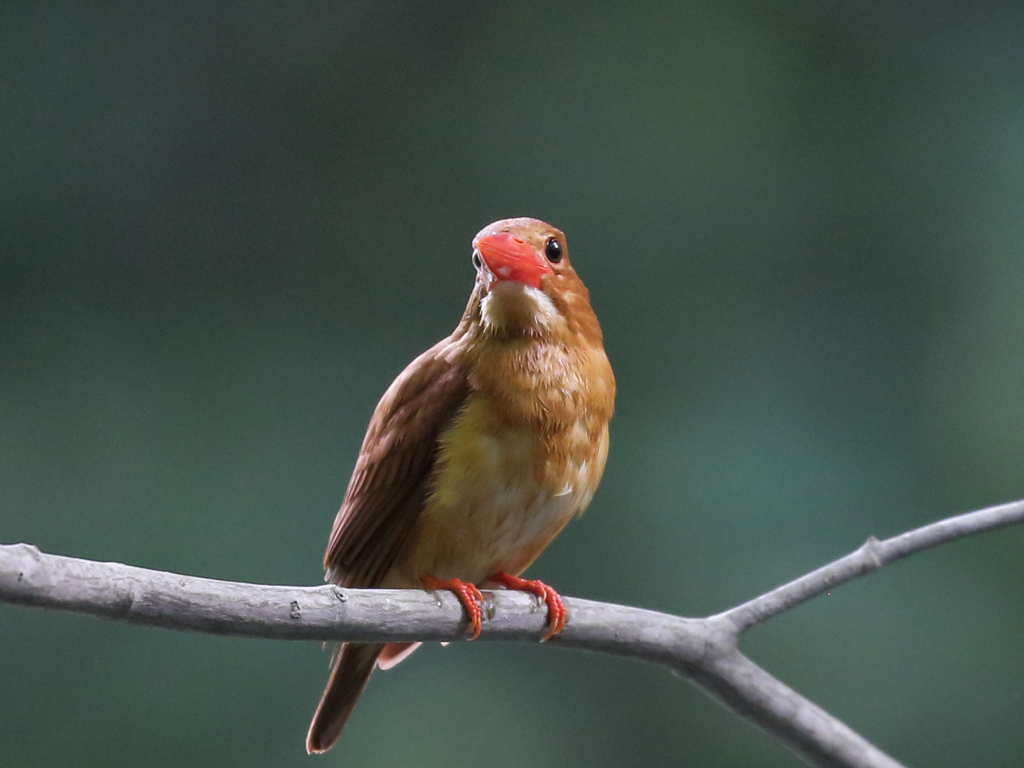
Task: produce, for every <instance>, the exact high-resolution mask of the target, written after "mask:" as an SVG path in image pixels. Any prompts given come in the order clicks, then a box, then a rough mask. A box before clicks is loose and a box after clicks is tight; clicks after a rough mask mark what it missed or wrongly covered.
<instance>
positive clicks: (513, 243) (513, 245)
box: [473, 232, 554, 288]
mask: <svg viewBox="0 0 1024 768" xmlns="http://www.w3.org/2000/svg"><path fill="white" fill-rule="evenodd" d="M473 247H474V248H476V249H477V251H479V253H480V258H482V259H483V260H484V264H486V265H487V269H488V270H489V271H490V272H491V274H492V275H494V279H495V280H496V281H498V282H502V281H504V280H511V281H513V282H516V283H524V284H525V285H529V286H532V287H534V288H540V279H541V278H542V277H543V276H544V275H546V274H550V273H552V272H554V270H553V269H551V265H550V264H548V263H547V261H546V260H545V259H544V257H543V256H541V255H540V254H539V253H537V251H535V250H534V249H533V248H532V247H531V246H529V245H527V244H526V241H525V240H523V239H522V238H519V237H517V236H515V235H513V234H512V233H511V232H498V233H496V234H493V235H487V236H486V237H481V238H480V239H479V240H477V241H476V242H475V243H473Z"/></svg>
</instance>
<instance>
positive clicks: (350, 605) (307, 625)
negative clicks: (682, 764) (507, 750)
mask: <svg viewBox="0 0 1024 768" xmlns="http://www.w3.org/2000/svg"><path fill="white" fill-rule="evenodd" d="M1022 521H1024V501H1016V502H1012V503H1009V504H1003V505H1001V506H997V507H990V508H988V509H983V510H979V511H977V512H970V513H967V514H964V515H958V516H955V517H951V518H947V519H945V520H941V521H939V522H936V523H932V524H930V525H926V526H923V527H921V528H918V529H916V530H913V531H909V532H907V533H904V534H902V535H899V536H895V537H893V538H891V539H886V540H884V541H878V540H876V539H874V538H870V539H868V541H867V542H866V543H865V544H864V546H862V547H860V548H859V549H858V550H856V551H855V552H853V553H851V554H849V555H847V556H846V557H843V558H840V559H839V560H836V561H835V562H833V563H830V564H829V565H826V566H824V567H822V568H819V569H818V570H816V571H813V572H812V573H809V574H807V575H806V576H802V577H801V578H798V579H796V580H794V581H792V582H790V583H789V584H785V585H783V586H781V587H778V588H777V589H774V590H772V591H771V592H768V593H767V594H765V595H762V596H760V597H758V598H755V599H754V600H751V601H749V602H747V603H743V604H742V605H739V606H737V607H736V608H733V609H731V610H728V611H725V612H723V613H720V614H717V615H715V616H712V617H709V618H706V619H691V618H681V617H678V616H670V615H668V614H663V613H657V612H654V611H646V610H642V609H640V608H630V607H626V606H620V605H612V604H610V603H599V602H594V601H590V600H579V599H576V598H565V605H566V608H567V609H568V611H569V621H568V623H567V624H566V627H565V630H564V631H563V632H562V633H561V634H560V635H558V636H556V637H554V638H552V639H551V641H550V644H551V645H553V646H559V647H564V648H579V649H585V650H591V651H598V652H602V653H610V654H614V655H618V656H626V657H631V658H638V659H644V660H646V661H652V662H655V663H658V664H663V665H665V666H667V667H670V668H671V669H673V670H676V671H677V672H679V673H681V674H682V675H684V676H686V677H687V678H689V679H690V680H692V681H693V682H695V683H696V684H697V685H698V686H700V687H701V688H703V689H704V690H705V691H706V692H707V693H709V694H710V695H712V696H713V697H715V698H716V699H718V700H719V701H721V702H722V703H723V704H725V705H726V706H727V707H729V708H730V709H732V710H733V711H734V712H736V713H738V714H739V715H741V716H742V717H744V718H746V719H747V720H749V721H751V722H753V723H754V724H755V725H757V726H759V727H760V728H761V729H763V730H764V731H766V732H767V733H768V734H769V735H771V736H773V737H774V738H775V739H777V740H778V741H780V742H781V743H782V744H784V745H785V746H787V747H788V748H789V749H791V750H792V751H794V752H795V753H797V754H798V755H800V756H802V757H803V758H805V759H806V760H807V761H808V762H810V763H811V764H813V765H817V766H822V767H828V768H899V763H897V762H896V761H895V760H893V759H892V758H890V757H889V756H888V755H886V754H884V753H883V752H881V751H880V750H878V749H877V748H876V747H874V746H873V745H871V744H870V743H869V742H867V741H866V740H865V739H864V738H863V737H861V736H860V735H859V734H857V733H855V732H854V731H852V730H851V729H850V728H848V727H847V726H846V725H844V724H843V723H841V722H840V721H839V720H837V719H835V718H834V717H832V716H831V715H829V714H828V713H827V712H825V711H824V710H822V709H821V708H820V707H818V706H817V705H815V704H814V703H812V702H810V701H809V700H807V699H806V698H804V697H803V696H801V695H800V694H798V693H797V692H796V691H794V690H792V689H791V688H789V687H787V686H786V685H785V684H783V683H782V682H780V681H779V680H777V679H776V678H774V677H772V676H771V675H770V674H769V673H768V672H766V671H765V670H763V669H761V668H760V667H759V666H757V665H756V664H755V663H754V662H752V661H751V660H750V659H748V658H747V657H746V656H744V655H743V654H741V653H740V652H739V650H738V649H737V641H738V637H739V634H740V633H741V632H742V631H743V630H745V629H748V628H750V627H752V626H754V625H756V624H758V623H760V622H762V621H765V620H767V619H769V618H771V617H773V616H776V615H778V614H779V613H782V612H784V611H787V610H789V609H790V608H792V607H794V606H796V605H799V604H800V603H802V602H804V601H806V600H809V599H810V598H812V597H814V596H816V595H819V594H821V593H822V592H825V591H827V590H830V589H834V588H835V587H836V586H838V585H839V584H842V583H844V582H846V581H849V580H851V579H853V578H856V577H857V576H861V575H864V574H866V573H870V572H872V571H875V570H877V569H878V568H881V567H882V566H883V565H886V564H887V563H890V562H893V561H895V560H899V559H901V558H903V557H906V556H908V555H911V554H914V553H916V552H921V551H923V550H925V549H929V548H931V547H934V546H937V545H939V544H943V543H946V542H950V541H955V540H957V539H960V538H963V537H964V536H969V535H971V534H974V533H980V532H981V531H986V530H992V529H995V528H1000V527H1003V526H1007V525H1012V524H1014V523H1019V522H1022ZM485 595H486V596H487V603H488V604H487V606H486V610H485V623H484V632H483V634H482V635H481V636H480V639H481V640H484V641H487V640H519V641H525V640H534V641H535V640H537V639H539V638H540V637H541V636H542V635H543V632H544V628H545V627H544V625H545V620H546V613H545V612H544V611H543V610H542V609H541V608H540V606H538V605H537V603H536V602H535V601H534V599H533V598H532V597H530V596H528V595H526V594H524V593H520V592H505V591H500V590H499V591H495V592H486V593H485ZM0 600H2V601H6V602H9V603H16V604H20V605H27V606H34V607H40V608H56V609H59V610H68V611H75V612H79V613H88V614H92V615H95V616H102V617H104V618H108V619H114V620H117V621H126V622H129V623H133V624H145V625H150V626H157V627H165V628H168V629H181V630H187V631H196V632H209V633H213V634H221V635H237V636H245V637H262V638H275V639H283V640H341V641H351V642H378V641H411V640H423V641H454V640H464V639H466V635H465V628H464V626H463V615H462V610H461V606H460V605H459V603H458V601H457V600H456V599H455V598H454V597H453V596H452V595H450V594H449V593H446V592H441V593H439V594H438V595H437V596H436V597H435V596H433V595H431V594H429V593H426V592H422V591H419V590H376V589H373V590H365V589H362V590H357V589H342V588H340V587H334V586H329V585H328V586H322V587H286V586H266V585H257V584H243V583H237V582H228V581H218V580H214V579H203V578H197V577H192V576H182V575H179V574H173V573H165V572H162V571H152V570H147V569H145V568H136V567H133V566H129V565H122V564H120V563H99V562H94V561H91V560H80V559H76V558H70V557H61V556H58V555H48V554H43V553H41V552H40V551H39V550H38V549H37V548H36V547H33V546H30V545H27V544H11V545H2V546H0Z"/></svg>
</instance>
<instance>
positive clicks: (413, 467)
mask: <svg viewBox="0 0 1024 768" xmlns="http://www.w3.org/2000/svg"><path fill="white" fill-rule="evenodd" d="M453 346H454V343H453V341H452V340H451V339H445V340H444V341H442V342H440V343H438V344H436V345H435V346H434V347H432V348H431V349H428V350H427V351H426V352H424V353H423V354H422V355H420V356H419V357H418V358H416V359H415V360H413V362H412V363H410V364H409V366H408V367H407V368H406V369H405V370H404V371H403V372H402V373H401V375H399V377H398V378H397V379H395V381H394V383H393V384H392V385H391V386H390V387H389V388H388V390H387V392H385V393H384V396H383V397H382V398H381V401H380V403H378V404H377V408H376V410H375V411H374V413H373V417H372V418H371V419H370V426H369V427H368V428H367V431H366V437H365V438H364V439H363V446H362V448H361V449H360V451H359V458H358V459H357V460H356V466H355V470H354V471H353V473H352V479H351V480H350V481H349V484H348V490H347V491H346V492H345V499H344V501H343V502H342V504H341V509H340V510H339V511H338V516H337V517H336V518H335V521H334V528H333V529H332V531H331V538H330V541H329V543H328V545H327V552H326V554H325V555H324V567H325V568H326V569H327V578H328V580H330V581H333V582H335V583H336V584H339V585H341V586H345V587H374V586H377V585H378V584H379V583H380V581H381V579H383V578H384V576H385V574H386V573H387V571H388V569H389V568H390V567H391V565H392V564H393V563H394V561H395V558H397V557H398V555H399V553H400V552H401V550H402V547H403V546H404V545H405V543H406V542H407V541H408V539H409V536H410V535H411V533H412V531H413V529H414V528H415V525H416V521H417V519H418V518H419V515H420V513H421V512H422V510H423V506H424V503H425V501H426V498H427V493H428V492H429V487H428V486H429V480H430V475H431V471H432V469H433V467H434V461H435V459H436V457H437V451H438V438H439V437H440V435H441V433H442V432H443V431H444V430H445V428H446V427H447V426H448V425H449V424H450V423H451V422H452V420H453V419H454V418H455V417H456V415H457V414H458V413H459V410H460V409H461V408H462V406H463V404H464V403H465V401H466V397H467V395H468V394H469V382H468V376H467V372H466V370H465V369H464V367H463V366H461V365H459V364H458V363H457V362H453V360H455V359H456V357H457V356H456V355H454V354H452V351H453V350H452V347H453Z"/></svg>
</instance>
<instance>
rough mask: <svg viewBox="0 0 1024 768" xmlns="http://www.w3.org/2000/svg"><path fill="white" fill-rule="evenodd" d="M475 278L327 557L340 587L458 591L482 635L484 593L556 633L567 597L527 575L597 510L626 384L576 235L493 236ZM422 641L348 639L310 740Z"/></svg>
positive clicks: (357, 471) (396, 409)
mask: <svg viewBox="0 0 1024 768" xmlns="http://www.w3.org/2000/svg"><path fill="white" fill-rule="evenodd" d="M472 263H473V266H474V268H475V270H476V280H475V283H474V286H473V290H472V292H471V294H470V297H469V303H468V304H467V306H466V309H465V311H464V312H463V314H462V318H461V319H460V321H459V323H458V325H457V326H456V328H455V330H454V331H453V332H452V334H451V335H450V336H448V337H447V338H445V339H442V340H441V341H439V342H438V343H437V344H435V345H434V346H433V347H431V348H430V349H428V350H427V351H426V352H424V353H423V354H421V355H420V356H419V357H417V358H416V359H415V360H413V361H412V362H411V363H410V364H409V365H408V366H407V367H406V368H405V370H404V371H402V373H401V374H400V375H399V376H398V378H396V379H395V381H394V382H393V383H392V384H391V386H390V387H388V389H387V390H386V391H385V393H384V395H383V397H382V398H381V400H380V402H379V403H378V405H377V407H376V409H375V410H374V412H373V416H372V417H371V419H370V423H369V426H368V428H367V431H366V436H365V438H364V439H363V443H362V447H361V448H360V451H359V455H358V458H357V459H356V464H355V468H354V470H353V472H352V476H351V479H350V480H349V483H348V488H347V490H346V492H345V496H344V499H343V501H342V505H341V509H340V510H339V511H338V514H337V517H336V518H335V521H334V525H333V528H332V530H331V534H330V538H329V541H328V545H327V550H326V553H325V555H324V567H325V569H326V580H327V581H329V582H333V583H334V584H336V585H339V586H341V587H350V588H384V589H409V588H418V589H426V590H429V591H435V592H436V591H437V590H451V591H452V592H454V593H455V595H456V596H457V597H458V599H459V601H460V602H461V603H462V605H463V606H464V608H465V611H466V614H467V617H468V627H467V632H468V633H469V634H470V635H471V636H472V637H471V639H475V638H476V636H477V635H479V634H480V631H481V621H482V609H481V604H482V601H483V597H482V594H481V592H480V587H484V588H496V587H504V588H508V589H520V590H526V591H528V592H531V593H532V594H534V595H536V596H537V597H538V599H539V600H540V601H542V602H543V603H545V604H546V606H547V619H546V633H545V636H544V640H547V639H549V638H550V637H552V636H554V635H556V634H558V633H559V632H560V631H561V630H562V628H563V627H564V624H565V620H566V611H565V607H564V605H563V604H562V600H561V598H560V597H559V595H558V593H557V592H555V590H554V589H552V588H551V587H549V586H548V585H546V584H544V583H542V582H539V581H530V580H526V579H522V578H520V574H521V573H523V571H525V570H526V569H527V568H528V567H529V566H530V564H531V563H533V561H534V560H535V559H536V558H537V556H538V555H540V553H541V551H542V550H543V549H544V548H545V547H546V546H547V545H548V544H549V543H550V542H551V540H552V539H553V538H554V537H555V536H556V535H557V534H558V533H559V532H560V531H561V530H562V528H563V527H564V526H565V525H566V524H567V523H568V522H569V520H570V519H572V518H573V517H575V516H577V515H580V514H582V513H583V511H584V510H585V509H586V507H587V505H588V504H589V503H590V501H591V499H592V498H593V496H594V492H595V491H596V490H597V486H598V483H599V482H600V480H601V476H602V474H603V473H604V468H605V463H606V460H607V458H608V422H609V420H610V419H611V417H612V413H613V411H614V407H615V377H614V375H613V373H612V368H611V365H610V364H609V362H608V357H607V355H606V354H605V350H604V342H603V338H602V333H601V327H600V325H599V324H598V321H597V317H596V316H595V314H594V310H593V309H592V308H591V305H590V297H589V294H588V292H587V289H586V288H585V287H584V285H583V282H582V281H581V280H580V278H579V276H578V275H577V274H576V271H575V270H574V269H573V267H572V265H571V264H570V262H569V251H568V247H567V245H566V241H565V235H564V234H563V233H562V232H561V231H560V230H558V229H556V228H555V227H553V226H551V225H550V224H547V223H545V222H543V221H540V220H538V219H533V218H526V217H521V218H511V219H502V220H500V221H496V222H494V223H492V224H490V225H488V226H487V227H484V228H483V229H482V230H481V231H480V232H479V233H478V234H477V235H476V237H475V238H473V241H472ZM418 646H419V643H344V644H342V645H341V646H340V648H339V649H336V651H335V657H334V660H333V666H332V669H331V674H330V678H329V679H328V682H327V685H326V687H325V689H324V692H323V695H322V696H321V698H320V702H319V704H318V706H317V709H316V712H315V714H314V716H313V719H312V722H311V724H310V727H309V732H308V734H307V737H306V750H307V752H309V753H311V754H313V753H322V752H326V751H327V750H328V749H330V748H331V746H333V744H334V743H335V742H336V741H337V740H338V737H339V736H340V735H341V732H342V729H343V728H344V727H345V724H346V722H347V721H348V719H349V716H350V715H351V714H352V710H353V708H354V707H355V704H356V701H357V700H358V698H359V696H360V694H361V693H362V691H363V689H364V687H365V686H366V683H367V681H368V680H369V678H370V675H371V673H372V672H373V671H374V669H375V668H377V667H380V668H381V669H388V668H390V667H393V666H394V665H395V664H397V663H398V662H400V661H402V660H403V659H404V658H406V657H407V656H408V655H409V654H410V653H411V652H412V651H414V650H415V649H416V648H417V647H418Z"/></svg>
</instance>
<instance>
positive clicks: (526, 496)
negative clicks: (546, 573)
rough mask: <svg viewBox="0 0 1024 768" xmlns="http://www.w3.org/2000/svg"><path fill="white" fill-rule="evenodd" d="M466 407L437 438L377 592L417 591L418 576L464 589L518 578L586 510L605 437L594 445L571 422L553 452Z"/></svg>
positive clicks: (527, 433) (530, 435)
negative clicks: (428, 484) (410, 519)
mask: <svg viewBox="0 0 1024 768" xmlns="http://www.w3.org/2000/svg"><path fill="white" fill-rule="evenodd" d="M476 405H477V406H478V407H474V405H473V404H470V406H469V407H468V408H467V409H466V412H464V413H463V414H462V416H461V417H460V419H459V420H458V422H457V423H456V424H455V425H454V426H453V427H452V429H450V430H449V432H448V433H447V434H446V435H445V436H444V437H443V438H442V446H443V448H442V456H443V461H441V462H439V463H438V466H437V467H436V469H435V476H434V482H433V488H432V492H431V494H430V496H429V498H428V500H427V504H426V506H425V508H424V510H423V513H422V514H421V517H420V521H419V523H418V524H417V527H416V530H415V531H414V533H413V536H412V539H411V541H410V543H409V546H408V547H407V548H406V549H405V551H404V552H403V554H402V556H400V557H399V558H398V561H397V562H396V563H395V566H394V567H393V568H392V569H391V572H390V573H389V574H388V577H387V578H386V579H385V580H384V584H382V586H389V587H405V586H419V578H420V576H423V575H430V576H435V577H437V578H440V579H448V578H458V579H461V580H463V581H466V582H470V583H479V582H481V581H483V580H484V579H486V577H488V576H490V575H492V574H494V573H497V572H505V573H510V574H512V575H518V574H519V573H521V572H522V571H524V570H525V569H526V568H527V566H529V565H530V563H532V562H533V560H534V559H535V558H536V557H537V555H539V554H540V552H541V551H542V550H543V549H544V547H545V546H547V544H548V543H549V542H550V541H551V539H553V538H554V537H555V535H556V534H557V533H558V532H559V531H560V530H561V529H562V528H563V527H564V526H565V524H566V523H567V522H568V521H569V520H570V519H571V518H572V517H573V516H574V515H576V514H577V513H579V512H581V511H582V510H583V509H584V508H585V507H586V506H587V504H588V503H589V502H590V499H591V497H592V496H593V493H594V490H595V489H596V487H597V483H598V481H599V480H600V476H601V472H602V471H603V469H604V459H605V457H606V454H607V431H606V430H604V431H603V432H602V434H601V437H600V438H599V440H598V441H597V442H598V443H599V445H597V446H595V445H594V442H595V441H594V439H593V437H592V433H591V432H590V431H588V429H587V426H588V425H587V424H586V423H584V421H583V420H581V421H580V422H579V423H577V424H574V425H572V426H570V427H568V428H567V429H565V430H563V432H562V434H561V435H560V439H559V440H558V441H557V444H558V445H559V449H558V451H557V452H555V451H553V450H551V449H549V448H548V447H546V446H547V445H548V443H545V442H544V441H543V440H541V439H540V438H539V437H538V436H537V435H536V431H535V430H532V429H529V428H526V427H523V428H511V427H509V425H507V424H496V423H494V419H493V418H492V417H491V415H490V413H489V412H488V411H487V409H486V407H485V404H484V403H478V404H476ZM595 447H596V452H595Z"/></svg>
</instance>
